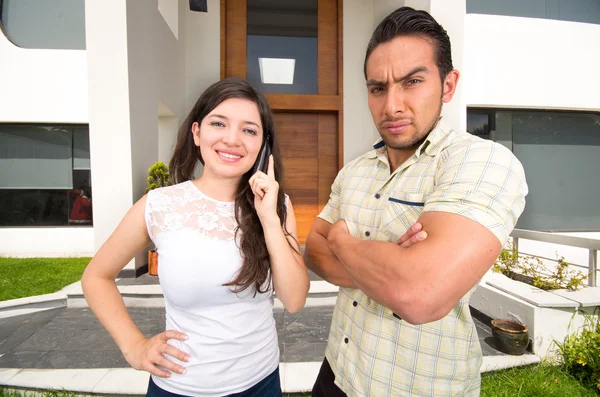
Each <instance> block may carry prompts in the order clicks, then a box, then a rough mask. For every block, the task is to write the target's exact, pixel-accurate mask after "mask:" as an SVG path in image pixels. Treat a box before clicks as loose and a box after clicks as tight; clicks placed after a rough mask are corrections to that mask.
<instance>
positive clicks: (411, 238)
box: [327, 219, 427, 254]
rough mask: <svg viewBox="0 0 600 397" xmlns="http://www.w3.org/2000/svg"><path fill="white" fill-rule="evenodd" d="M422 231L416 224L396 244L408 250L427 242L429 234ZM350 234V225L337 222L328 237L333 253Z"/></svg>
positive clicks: (342, 221) (340, 221) (420, 226)
mask: <svg viewBox="0 0 600 397" xmlns="http://www.w3.org/2000/svg"><path fill="white" fill-rule="evenodd" d="M422 229H423V225H421V224H420V223H415V224H414V225H412V226H411V227H410V228H409V229H408V230H407V231H406V232H405V233H404V234H403V235H402V237H400V239H399V240H398V241H397V243H396V244H398V245H399V246H400V247H402V248H408V247H410V246H412V245H414V244H416V243H418V242H421V241H423V240H425V239H426V238H427V232H426V231H424V230H422ZM348 234H349V231H348V225H347V224H346V221H344V220H343V219H341V220H339V221H337V222H335V223H334V224H333V225H332V226H331V230H330V231H329V235H328V236H327V242H328V245H329V249H330V250H331V252H333V253H334V254H335V252H336V250H338V249H340V247H339V240H338V239H339V238H340V237H343V236H345V235H348Z"/></svg>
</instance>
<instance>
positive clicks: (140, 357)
mask: <svg viewBox="0 0 600 397" xmlns="http://www.w3.org/2000/svg"><path fill="white" fill-rule="evenodd" d="M169 339H177V340H180V341H184V340H186V339H187V335H185V334H184V333H182V332H178V331H173V330H170V331H165V332H163V333H160V334H158V335H155V336H153V337H152V338H144V339H141V340H140V341H138V342H137V343H136V344H135V345H133V346H132V347H131V349H129V351H128V352H127V353H124V357H125V359H126V360H127V362H128V363H129V365H131V366H132V367H133V368H135V369H137V370H142V371H147V372H150V373H151V374H152V375H156V376H158V377H161V378H168V377H170V376H171V372H176V373H178V374H185V372H186V369H185V368H184V367H182V366H181V365H178V364H175V363H174V362H173V361H171V360H169V359H167V358H166V357H165V356H171V357H174V358H176V359H178V360H179V361H182V362H187V361H189V359H190V356H189V355H188V354H187V353H184V352H182V351H181V350H179V349H177V348H175V347H173V346H171V345H169V344H168V343H167V341H168V340H169ZM161 367H162V368H161ZM169 371H171V372H169Z"/></svg>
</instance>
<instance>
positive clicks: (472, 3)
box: [467, 0, 600, 24]
mask: <svg viewBox="0 0 600 397" xmlns="http://www.w3.org/2000/svg"><path fill="white" fill-rule="evenodd" d="M467 13H471V14H491V15H507V16H514V17H529V18H542V19H556V20H559V21H570V22H583V23H593V24H600V1H598V0H527V1H523V0H502V1H499V0H467Z"/></svg>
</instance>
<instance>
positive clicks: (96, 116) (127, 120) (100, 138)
mask: <svg viewBox="0 0 600 397" xmlns="http://www.w3.org/2000/svg"><path fill="white" fill-rule="evenodd" d="M156 13H158V5H157V1H156V0H154V1H148V0H128V1H126V2H125V1H122V0H103V1H96V0H86V2H85V24H86V47H87V51H86V53H87V63H88V82H89V84H88V100H89V123H90V151H91V156H90V157H91V169H92V188H93V192H94V193H93V198H94V206H93V210H94V240H95V247H96V250H98V249H99V248H100V246H101V245H102V244H103V243H104V242H105V241H106V239H107V238H108V237H109V236H110V234H111V233H112V232H113V230H114V229H115V228H116V226H117V225H118V224H119V222H120V221H121V219H122V218H123V216H124V215H125V213H126V212H127V211H128V210H129V208H130V207H131V206H132V205H133V203H134V202H135V201H137V200H138V199H139V198H140V197H141V196H142V194H143V191H144V189H145V184H146V182H145V180H146V174H147V169H148V168H149V166H150V165H151V164H152V163H153V162H154V161H156V159H157V158H158V126H157V125H158V115H157V112H158V100H157V88H156V84H157V82H156V81H157V78H156V76H157V73H156V67H155V63H156V62H155V57H154V52H153V49H152V43H153V34H154V33H153V25H154V24H155V23H156V22H155V21H156V18H155V17H156ZM145 263H146V261H145V258H144V254H143V253H141V254H140V255H138V257H137V258H136V259H135V260H132V261H131V262H130V263H129V264H128V265H127V266H126V267H125V269H128V270H134V269H136V268H139V267H141V266H142V265H143V264H145Z"/></svg>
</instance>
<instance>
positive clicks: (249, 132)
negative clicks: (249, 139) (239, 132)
mask: <svg viewBox="0 0 600 397" xmlns="http://www.w3.org/2000/svg"><path fill="white" fill-rule="evenodd" d="M244 131H245V132H246V133H248V134H250V135H256V131H254V130H252V129H250V128H246V129H245V130H244Z"/></svg>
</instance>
